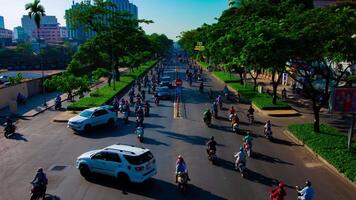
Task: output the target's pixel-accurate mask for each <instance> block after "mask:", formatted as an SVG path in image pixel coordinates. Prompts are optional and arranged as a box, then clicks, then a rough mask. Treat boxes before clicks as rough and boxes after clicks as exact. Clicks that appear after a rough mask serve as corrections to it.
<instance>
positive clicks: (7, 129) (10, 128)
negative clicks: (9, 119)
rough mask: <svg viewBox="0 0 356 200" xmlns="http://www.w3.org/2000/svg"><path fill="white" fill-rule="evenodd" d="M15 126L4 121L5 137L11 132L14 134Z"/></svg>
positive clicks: (10, 134) (9, 135)
mask: <svg viewBox="0 0 356 200" xmlns="http://www.w3.org/2000/svg"><path fill="white" fill-rule="evenodd" d="M15 130H16V127H15V125H13V124H12V125H7V123H5V128H4V136H5V138H10V137H11V136H12V135H13V134H15Z"/></svg>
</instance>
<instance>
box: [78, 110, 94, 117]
mask: <svg viewBox="0 0 356 200" xmlns="http://www.w3.org/2000/svg"><path fill="white" fill-rule="evenodd" d="M92 114H93V111H89V110H84V111H83V112H80V114H79V115H80V116H81V117H86V118H89V117H90V116H91V115H92Z"/></svg>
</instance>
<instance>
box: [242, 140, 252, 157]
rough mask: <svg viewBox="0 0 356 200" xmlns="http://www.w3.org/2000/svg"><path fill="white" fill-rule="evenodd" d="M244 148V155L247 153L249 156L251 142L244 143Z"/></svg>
mask: <svg viewBox="0 0 356 200" xmlns="http://www.w3.org/2000/svg"><path fill="white" fill-rule="evenodd" d="M244 149H245V152H246V155H247V156H248V157H251V153H252V150H251V144H249V143H244Z"/></svg>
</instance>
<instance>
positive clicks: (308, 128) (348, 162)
mask: <svg viewBox="0 0 356 200" xmlns="http://www.w3.org/2000/svg"><path fill="white" fill-rule="evenodd" d="M288 130H289V131H290V132H291V133H292V134H293V135H295V136H296V137H297V138H298V139H299V140H301V141H303V142H304V144H306V145H307V146H308V147H309V148H311V149H312V150H313V151H314V152H315V153H317V154H319V155H320V156H321V157H323V158H324V159H325V160H327V161H328V162H329V163H330V164H331V165H333V166H334V167H335V168H336V169H338V170H339V172H341V173H343V174H344V175H345V176H346V177H347V178H349V179H350V180H351V181H353V182H354V183H356V152H355V151H356V143H355V142H354V143H353V144H352V150H353V151H351V152H350V151H348V150H347V136H346V135H345V134H343V133H341V132H339V131H338V130H337V129H336V128H334V127H332V126H330V125H327V124H321V125H320V133H315V132H314V129H313V124H291V125H289V126H288Z"/></svg>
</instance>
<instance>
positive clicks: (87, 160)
mask: <svg viewBox="0 0 356 200" xmlns="http://www.w3.org/2000/svg"><path fill="white" fill-rule="evenodd" d="M76 167H77V169H79V171H80V174H81V175H82V176H83V177H88V176H90V174H91V173H99V174H104V175H108V176H112V177H116V178H117V179H118V180H119V181H123V182H134V183H142V182H144V181H145V180H147V179H149V178H151V177H152V176H154V175H155V174H157V167H156V160H155V158H154V156H153V155H152V153H151V152H150V150H149V149H146V148H141V147H135V146H131V145H123V144H114V145H111V146H108V147H106V148H104V149H99V150H93V151H89V152H86V153H84V154H82V155H80V156H79V157H78V158H77V161H76Z"/></svg>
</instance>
